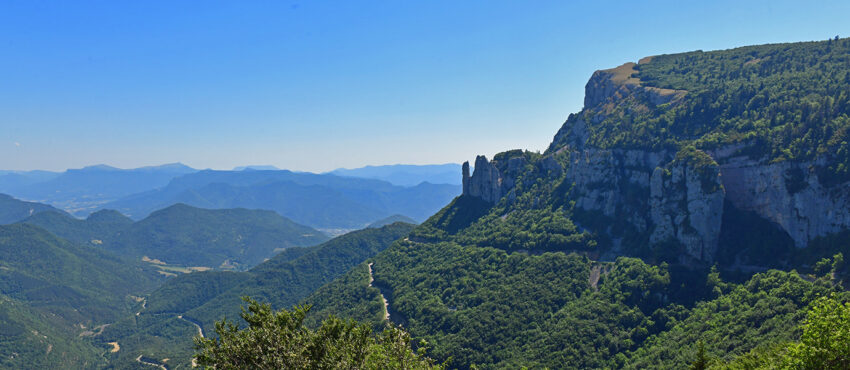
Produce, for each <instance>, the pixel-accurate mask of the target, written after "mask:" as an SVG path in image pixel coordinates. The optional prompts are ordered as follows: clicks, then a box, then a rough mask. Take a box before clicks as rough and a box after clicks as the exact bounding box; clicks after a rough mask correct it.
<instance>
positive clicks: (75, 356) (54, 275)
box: [0, 224, 164, 368]
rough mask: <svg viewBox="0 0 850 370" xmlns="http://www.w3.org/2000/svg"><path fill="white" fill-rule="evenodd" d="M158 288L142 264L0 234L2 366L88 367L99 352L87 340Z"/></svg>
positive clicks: (34, 230)
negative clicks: (139, 299)
mask: <svg viewBox="0 0 850 370" xmlns="http://www.w3.org/2000/svg"><path fill="white" fill-rule="evenodd" d="M163 280H164V278H163V276H162V275H160V274H159V273H157V271H156V269H154V268H152V267H150V266H147V265H145V264H142V262H140V261H129V260H124V259H122V258H120V257H118V256H115V255H113V254H111V253H109V252H107V251H103V250H100V249H98V248H95V247H92V246H87V245H78V244H75V243H72V242H68V241H66V240H63V239H60V238H58V237H56V236H54V235H52V234H50V233H49V232H47V231H45V230H44V229H41V228H39V227H37V226H32V225H26V224H15V225H8V226H0V326H2V328H3V330H0V332H2V334H3V335H0V353H2V354H3V356H0V364H2V365H3V366H4V367H15V368H27V367H51V366H58V367H89V366H94V365H95V364H96V363H98V362H99V361H98V357H99V356H100V353H101V352H103V348H100V347H98V346H94V345H92V342H91V341H90V338H92V337H94V336H96V335H97V334H98V333H100V332H101V331H102V330H103V328H105V327H107V326H108V325H109V324H111V323H114V322H115V321H117V320H119V319H120V318H122V317H124V316H126V315H131V314H132V313H131V308H132V307H133V306H135V305H136V304H137V303H136V300H135V297H138V296H139V295H142V294H144V293H146V292H148V291H150V290H151V289H154V288H155V287H156V286H158V285H159V284H161V283H162V281H163ZM104 348H105V347H104Z"/></svg>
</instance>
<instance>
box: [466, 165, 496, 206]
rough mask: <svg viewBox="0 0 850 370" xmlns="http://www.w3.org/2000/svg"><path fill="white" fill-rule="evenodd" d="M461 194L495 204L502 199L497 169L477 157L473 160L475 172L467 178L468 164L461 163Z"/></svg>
mask: <svg viewBox="0 0 850 370" xmlns="http://www.w3.org/2000/svg"><path fill="white" fill-rule="evenodd" d="M463 194H464V195H469V196H473V197H476V198H481V199H483V200H485V201H487V202H488V203H496V202H498V201H499V199H501V198H502V176H501V174H500V173H499V169H498V168H496V166H495V165H493V163H490V162H489V161H488V160H487V157H485V156H483V155H479V156H478V157H476V158H475V172H474V173H473V174H472V176H469V162H464V163H463Z"/></svg>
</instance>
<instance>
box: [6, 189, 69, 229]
mask: <svg viewBox="0 0 850 370" xmlns="http://www.w3.org/2000/svg"><path fill="white" fill-rule="evenodd" d="M45 211H53V212H62V211H60V210H58V209H56V208H53V207H51V206H49V205H46V204H41V203H35V202H25V201H22V200H18V199H15V198H12V197H10V196H8V195H6V194H0V225H6V224H13V223H15V222H18V221H21V220H23V219H25V218H27V217H30V216H32V215H35V214H39V213H42V212H45Z"/></svg>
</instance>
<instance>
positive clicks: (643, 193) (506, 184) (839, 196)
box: [463, 63, 850, 263]
mask: <svg viewBox="0 0 850 370" xmlns="http://www.w3.org/2000/svg"><path fill="white" fill-rule="evenodd" d="M634 68H635V64H634V63H628V64H625V65H623V66H620V67H618V68H614V69H611V70H603V71H597V72H596V73H594V74H593V76H592V78H591V79H590V81H589V82H588V83H587V86H586V88H585V90H586V91H585V108H584V110H583V111H582V112H581V113H580V114H574V115H571V116H570V117H569V118H568V119H567V121H566V122H565V123H564V124H563V126H562V127H561V128H560V130H559V131H558V133H557V134H556V135H555V138H554V140H553V143H552V145H551V146H550V147H549V149H548V150H547V152H546V153H544V154H543V155H542V157H540V158H539V159H537V160H536V163H529V162H528V160H527V158H526V157H521V156H519V157H518V156H514V157H511V158H508V159H507V160H505V158H500V159H494V160H493V161H488V160H487V159H486V158H485V157H483V156H479V157H477V158H476V161H475V172H474V174H472V175H471V176H470V175H469V170H468V168H469V166H468V163H467V164H464V168H465V172H464V188H463V193H464V194H465V195H468V196H473V197H478V198H481V199H483V200H485V201H487V202H489V203H491V204H495V203H497V202H499V201H500V199H502V198H503V197H506V196H507V199H508V200H510V198H511V194H512V191H513V189H514V187H515V183H516V181H517V179H518V178H520V177H521V175H522V174H523V173H524V172H523V171H531V170H533V169H535V168H536V169H540V168H542V167H547V168H548V169H549V170H552V171H555V172H557V174H558V176H563V179H564V181H566V182H568V183H572V184H574V186H573V187H572V188H571V189H570V191H569V194H565V195H567V196H568V197H569V199H570V200H572V201H573V202H574V206H575V209H577V210H581V211H583V213H584V214H591V215H597V216H598V217H604V218H605V219H607V220H611V222H612V223H613V222H615V221H625V223H626V224H627V225H628V226H629V227H628V229H629V230H626V231H624V230H622V228H620V229H619V230H615V228H612V227H607V228H599V229H598V230H593V231H594V232H595V233H598V234H599V233H601V234H605V235H607V236H608V237H609V238H610V239H611V240H613V241H614V242H615V249H620V250H628V249H629V248H636V247H637V248H639V246H621V245H619V243H620V242H621V241H622V239H623V238H624V236H625V234H627V233H632V234H638V235H643V236H644V237H643V239H641V238H637V240H643V242H642V243H646V244H648V246H649V248H650V249H657V248H668V249H670V248H672V249H673V250H677V251H678V252H677V253H679V260H680V261H681V262H684V263H689V262H691V261H702V262H704V263H711V262H712V261H713V260H714V259H715V256H716V253H717V250H718V243H719V236H720V232H721V228H722V226H723V225H722V222H723V211H724V203H726V202H728V203H729V204H731V205H732V206H734V207H737V208H739V209H741V210H745V211H751V212H754V213H755V214H757V215H758V216H760V217H762V218H764V219H766V220H769V221H771V222H773V223H775V224H777V225H779V226H780V227H781V228H782V230H784V231H785V232H786V233H787V234H788V235H789V236H790V237H791V239H793V240H794V243H795V245H796V246H797V247H799V248H804V247H806V246H807V245H808V243H809V242H810V241H811V240H812V239H815V238H817V237H821V236H826V235H829V234H832V233H836V232H839V231H842V230H847V229H850V183H843V184H839V185H833V186H831V187H828V186H825V185H823V182H822V181H819V179H818V176H817V174H816V171H815V168H817V167H818V166H823V165H824V162H825V161H827V160H828V159H827V158H826V157H825V156H824V157H821V158H818V159H816V160H813V161H779V162H777V161H773V162H771V161H768V160H767V159H766V158H751V157H752V155H751V154H743V153H751V151H750V152H748V151H747V144H746V143H739V144H736V145H727V146H722V147H719V148H715V149H713V150H699V149H696V148H695V147H692V146H689V147H684V148H682V147H680V148H677V149H674V150H669V149H652V148H616V147H615V148H611V147H608V148H603V147H598V146H595V145H593V144H592V143H591V142H590V140H589V138H590V136H591V130H593V129H596V130H604V127H602V128H600V127H594V125H599V123H600V122H603V121H605V120H606V119H608V118H609V117H610V116H609V115H610V114H612V112H615V111H617V106H618V105H625V106H627V107H626V109H629V110H638V111H639V110H647V109H654V108H652V107H654V106H657V105H661V104H667V105H669V104H677V103H678V102H679V101H681V100H682V99H683V98H684V97H685V96H686V95H687V92H686V91H683V90H672V89H659V88H655V87H644V86H642V85H641V82H640V80H639V79H637V78H635V77H633V74H634V73H635V69H634ZM620 108H622V107H620ZM556 155H559V156H560V157H563V158H567V160H566V161H563V163H560V162H558V161H556V160H555V159H553V158H554V156H556ZM497 157H498V156H497ZM508 157H510V156H508ZM529 164H531V166H528V165H529ZM546 172H547V173H551V171H546ZM522 176H528V175H522ZM576 221H577V222H579V223H580V222H581V221H582V220H581V218H580V217H579V218H577V219H576ZM630 240H632V243H635V241H634V240H636V239H635V238H634V237H632V238H631V239H630ZM638 243H641V242H638Z"/></svg>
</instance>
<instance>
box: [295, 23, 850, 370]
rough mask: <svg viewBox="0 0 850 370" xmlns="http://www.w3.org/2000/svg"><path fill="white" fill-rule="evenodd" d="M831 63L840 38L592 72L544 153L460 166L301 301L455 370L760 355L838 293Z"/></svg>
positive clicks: (842, 74) (839, 108)
mask: <svg viewBox="0 0 850 370" xmlns="http://www.w3.org/2000/svg"><path fill="white" fill-rule="evenodd" d="M848 75H850V40H847V39H844V40H830V41H825V42H815V43H798V44H779V45H765V46H753V47H745V48H739V49H733V50H725V51H715V52H692V53H684V54H674V55H662V56H655V57H651V58H644V59H642V60H641V61H640V63H637V64H635V63H628V64H626V65H623V66H621V67H618V68H615V69H611V70H603V71H598V72H596V73H595V74H594V75H593V77H592V78H591V80H590V82H588V85H587V89H586V98H585V107H584V109H583V110H582V111H581V112H579V113H577V114H573V115H570V117H569V119H567V121H566V122H565V123H564V125H563V127H562V128H561V129H560V131H559V132H558V133H557V135H556V136H555V139H554V141H553V143H552V145H551V146H550V147H549V149H548V150H547V151H546V152H544V153H531V152H523V151H519V150H515V151H508V152H504V153H500V154H497V155H496V156H495V157H494V158H493V159H492V160H491V161H488V160H487V159H486V158H484V157H479V158H478V159H477V160H476V161H475V166H474V167H475V171H474V173H471V174H470V170H469V165H468V164H466V165H465V166H464V168H463V172H464V174H463V175H464V176H463V177H464V184H463V187H464V189H463V195H462V196H460V197H458V198H456V199H455V200H454V201H453V202H452V203H450V204H449V205H448V206H446V207H445V208H444V209H443V210H441V211H440V212H438V213H437V214H435V215H434V216H432V217H431V218H430V219H429V220H427V221H426V222H424V223H423V224H422V225H421V226H419V227H417V228H416V229H415V230H414V231H413V232H412V234H411V236H410V238H409V240H406V241H399V242H396V243H395V244H393V246H391V247H390V248H389V249H388V250H386V251H384V252H382V253H380V254H379V255H377V256H375V257H374V258H372V259H370V260H369V261H368V262H369V264H363V265H361V266H358V267H357V268H355V269H353V270H351V271H350V272H349V273H348V274H346V275H344V276H342V277H340V278H339V279H337V280H335V281H334V282H333V283H331V284H329V285H327V286H325V287H323V288H321V289H320V290H318V291H317V292H316V293H315V294H314V295H312V296H311V297H309V298H308V299H306V300H305V302H307V303H312V304H314V310H315V311H314V313H318V314H319V316H322V315H324V314H326V313H336V314H340V315H343V316H349V317H354V318H356V319H358V320H364V321H369V322H372V323H373V324H374V325H375V326H376V327H380V326H381V325H382V323H383V322H386V321H389V322H392V323H393V324H400V325H403V326H404V327H405V328H406V329H408V330H409V331H410V332H411V334H412V335H413V336H414V338H421V339H425V340H427V341H428V343H429V344H430V345H431V346H432V347H433V352H432V353H431V355H432V356H434V357H435V358H437V359H438V360H446V359H449V358H451V359H452V363H451V366H454V367H458V368H466V367H469V366H472V365H477V366H479V367H483V368H503V367H519V366H530V367H551V368H558V367H563V366H567V367H576V368H622V367H628V368H647V367H649V368H653V367H655V368H683V367H687V366H689V365H690V364H691V363H692V362H695V361H697V362H699V361H703V360H706V361H707V362H706V363H709V364H711V365H713V366H722V365H724V364H727V363H733V362H734V363H737V364H741V363H748V362H747V361H751V362H749V363H755V362H752V361H755V360H752V359H753V358H762V359H763V358H769V356H770V355H772V354H775V351H780V352H781V351H784V348H786V347H787V346H790V345H793V343H795V342H796V341H798V340H800V335H801V330H802V329H801V328H802V327H803V326H802V325H803V323H804V319H805V318H806V315H807V312H809V306H810V305H811V304H812V303H813V302H815V301H816V300H817V298H818V297H823V296H827V295H829V294H831V293H836V294H837V295H836V296H835V297H836V298H835V299H837V300H838V301H843V300H847V299H848V296H847V294H846V293H844V292H843V288H842V284H843V283H844V282H845V279H846V276H847V269H846V267H844V264H843V254H842V253H841V252H845V253H846V252H847V251H848V248H850V242H848V239H847V237H846V236H847V235H848V230H850V217H848V205H850V183H848V180H850V178H846V177H845V176H844V175H843V173H844V172H843V171H844V170H843V169H845V168H846V167H847V163H845V162H846V158H845V156H844V154H842V153H844V152H845V151H846V148H847V143H846V142H847V139H848V138H847V131H848V129H849V128H850V119H848V118H850V105H848V93H847V92H848V91H850V80H848V79H847V76H848ZM629 257H638V258H629ZM770 268H778V269H777V270H771V269H770ZM372 279H374V281H372ZM382 297H383V298H384V299H386V300H387V301H388V303H389V304H388V307H387V310H388V313H389V320H386V319H385V312H384V307H383V305H382V304H381V300H382ZM840 330H845V329H840ZM700 346H701V348H702V352H700V351H699V350H698V347H700ZM771 351H774V352H771ZM698 352H699V353H701V355H698ZM765 353H767V354H765ZM760 356H761V357H760ZM766 356H767V357H766ZM780 357H781V356H780ZM766 364H767V363H765V362H762V363H761V365H759V366H765V365H766Z"/></svg>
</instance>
